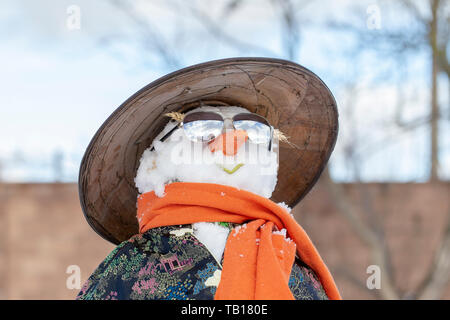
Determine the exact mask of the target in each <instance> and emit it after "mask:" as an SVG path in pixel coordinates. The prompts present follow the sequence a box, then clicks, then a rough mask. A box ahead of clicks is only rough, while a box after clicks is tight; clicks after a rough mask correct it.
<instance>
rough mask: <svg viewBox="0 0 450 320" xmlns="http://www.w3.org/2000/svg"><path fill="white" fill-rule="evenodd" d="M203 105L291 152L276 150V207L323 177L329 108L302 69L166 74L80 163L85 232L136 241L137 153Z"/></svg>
mask: <svg viewBox="0 0 450 320" xmlns="http://www.w3.org/2000/svg"><path fill="white" fill-rule="evenodd" d="M202 105H213V106H241V107H244V108H246V109H248V110H249V111H251V112H254V113H256V114H259V115H262V116H263V117H265V118H266V119H268V121H269V122H270V124H271V125H272V126H273V127H274V128H277V129H279V130H280V131H282V132H283V133H284V134H285V135H287V136H288V137H289V141H290V142H291V143H292V144H294V145H296V146H297V147H296V148H292V146H291V145H289V144H283V143H280V149H279V151H280V155H279V162H280V163H279V171H278V182H277V185H276V189H275V191H274V193H273V195H272V198H271V199H272V200H273V201H275V202H284V203H286V204H287V205H289V206H291V207H292V206H294V205H295V204H297V203H298V202H299V201H300V200H301V199H302V198H303V197H304V196H305V195H306V194H307V193H308V191H309V190H310V189H311V187H312V186H313V185H314V183H315V182H316V181H317V179H318V178H319V176H320V174H321V172H322V170H323V169H324V167H325V165H326V163H327V161H328V159H329V157H330V154H331V152H332V150H333V148H334V145H335V142H336V138H337V133H338V112H337V108H336V102H335V100H334V98H333V95H332V94H331V92H330V90H329V89H328V88H327V86H326V85H325V84H324V83H323V82H322V80H320V78H319V77H318V76H317V75H315V74H314V73H312V72H311V71H309V70H308V69H306V68H304V67H302V66H300V65H298V64H296V63H293V62H290V61H285V60H280V59H270V58H232V59H223V60H216V61H210V62H206V63H202V64H197V65H194V66H191V67H187V68H184V69H181V70H178V71H175V72H173V73H170V74H168V75H166V76H164V77H162V78H160V79H158V80H156V81H153V82H152V83H150V84H149V85H147V86H145V87H144V88H142V89H141V90H139V91H138V92H136V93H135V94H134V95H133V96H131V97H130V98H129V99H128V100H126V101H125V102H124V103H123V104H122V105H121V106H120V107H119V108H117V109H116V110H115V111H114V112H113V113H112V114H111V116H110V117H109V118H108V119H107V120H106V121H105V122H104V123H103V124H102V126H101V127H100V129H99V130H98V131H97V133H96V134H95V136H94V137H93V138H92V140H91V142H90V144H89V146H88V148H87V150H86V152H85V154H84V157H83V160H82V162H81V167H80V174H79V194H80V201H81V206H82V209H83V212H84V215H85V217H86V220H87V221H88V223H89V225H90V226H91V227H92V228H93V229H94V230H95V231H96V232H97V233H98V234H99V235H101V236H102V237H103V238H105V239H106V240H109V241H111V242H113V243H115V244H118V243H120V242H122V241H124V240H127V239H129V238H130V237H131V236H132V235H134V234H136V233H138V223H137V219H136V200H137V195H138V192H137V189H136V188H135V184H134V178H135V176H136V171H137V168H138V166H139V160H140V158H141V155H142V153H143V152H144V150H145V149H146V148H148V147H149V146H150V144H151V143H152V141H153V139H154V138H155V137H156V135H158V134H159V133H160V131H161V130H162V129H163V128H164V126H165V125H166V124H167V122H168V121H169V118H168V117H166V116H164V114H166V113H168V112H172V111H178V112H186V111H189V110H192V109H193V108H196V107H199V106H202Z"/></svg>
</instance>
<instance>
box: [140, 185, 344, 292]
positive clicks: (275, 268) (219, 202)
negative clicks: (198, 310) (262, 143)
mask: <svg viewBox="0 0 450 320" xmlns="http://www.w3.org/2000/svg"><path fill="white" fill-rule="evenodd" d="M137 205H138V210H137V218H138V221H139V232H140V233H144V232H145V231H147V230H149V229H152V228H156V227H162V226H171V225H183V224H192V223H196V222H232V223H238V224H243V223H245V224H243V225H241V226H239V227H237V228H235V229H233V230H232V231H231V232H230V234H229V236H228V239H227V242H226V246H225V251H224V258H223V269H222V274H221V280H220V283H219V286H218V288H217V291H216V294H215V297H214V299H215V300H234V299H236V300H253V299H255V300H278V299H282V300H290V299H293V295H292V293H291V291H290V289H289V286H288V281H289V276H290V273H291V269H292V265H293V263H294V260H295V254H296V252H297V253H298V255H299V257H300V258H301V260H302V261H303V262H304V263H306V264H307V265H308V266H309V267H310V268H311V269H313V270H314V272H315V273H316V275H317V276H318V278H319V280H320V282H321V284H322V286H323V288H324V289H325V292H326V294H327V296H328V298H329V299H341V297H340V295H339V291H338V289H337V287H336V285H335V283H334V280H333V277H332V276H331V274H330V272H329V271H328V268H327V267H326V265H325V263H324V262H323V261H322V258H321V257H320V255H319V253H318V252H317V250H316V248H315V247H314V245H313V244H312V242H311V240H310V239H309V237H308V235H307V234H306V232H305V231H304V230H303V228H302V227H301V226H300V225H299V224H298V223H297V222H296V221H295V219H294V218H293V217H292V216H291V215H290V214H289V213H288V212H287V210H286V209H284V208H282V207H281V206H279V205H278V204H276V203H274V202H273V201H271V200H270V199H267V198H264V197H262V196H259V195H256V194H254V193H251V192H248V191H244V190H239V189H236V188H234V187H229V186H224V185H218V184H210V183H186V182H174V183H171V184H169V185H167V186H166V188H165V195H164V196H163V197H158V196H156V194H155V193H154V192H153V191H152V192H148V193H144V194H142V195H140V196H139V197H138V203H137ZM275 226H276V228H274V227H275ZM283 229H286V230H287V237H288V238H286V237H285V235H284V233H283V232H281V230H283Z"/></svg>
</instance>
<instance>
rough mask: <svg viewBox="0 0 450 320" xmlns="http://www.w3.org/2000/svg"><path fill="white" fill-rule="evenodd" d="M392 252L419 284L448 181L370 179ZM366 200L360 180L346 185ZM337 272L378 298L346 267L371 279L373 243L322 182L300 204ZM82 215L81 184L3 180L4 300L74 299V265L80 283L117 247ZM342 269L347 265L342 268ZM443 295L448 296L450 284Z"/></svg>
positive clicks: (402, 272) (403, 273)
mask: <svg viewBox="0 0 450 320" xmlns="http://www.w3.org/2000/svg"><path fill="white" fill-rule="evenodd" d="M368 187H369V190H370V194H371V196H372V197H374V198H373V200H374V203H375V210H376V212H377V213H378V214H379V215H380V217H381V218H382V225H383V226H384V232H385V234H386V238H387V240H388V248H389V250H390V251H391V253H392V264H393V266H394V271H395V276H396V277H395V279H396V280H395V282H396V285H397V286H398V287H399V288H401V289H402V290H404V291H407V290H413V289H414V288H415V286H417V285H418V283H419V282H420V281H421V280H422V278H423V277H424V275H425V273H426V271H427V269H428V268H429V266H430V264H431V260H432V255H433V253H434V251H435V250H436V248H437V245H438V243H439V241H440V239H441V237H442V234H443V230H444V229H443V228H444V222H445V215H446V214H448V212H449V211H448V210H449V208H450V204H449V199H448V195H449V190H450V189H449V184H372V185H368ZM346 190H347V192H348V193H349V194H351V195H352V199H353V201H354V203H360V202H361V197H360V194H359V191H358V190H359V189H358V187H357V186H352V185H349V186H346ZM294 213H295V216H296V218H297V219H298V221H299V222H300V224H301V225H302V226H303V227H304V229H305V230H306V231H307V232H308V234H309V235H310V237H311V238H312V240H313V242H314V243H315V244H316V246H317V248H318V250H319V252H320V253H321V255H322V257H323V258H324V260H325V262H326V263H327V264H328V266H329V268H330V269H331V271H332V273H333V274H334V276H335V278H336V281H337V284H338V287H339V288H340V290H341V292H342V295H343V297H344V298H347V299H349V298H353V299H359V298H367V299H373V298H375V297H374V296H373V295H372V294H371V291H369V290H368V289H367V288H365V287H361V286H359V285H357V284H355V283H354V282H352V280H350V278H349V277H348V276H346V275H345V273H346V272H347V273H350V274H351V275H352V277H355V278H357V279H359V280H360V282H361V283H365V279H366V278H367V276H368V275H367V274H366V268H367V266H368V265H369V264H371V262H370V260H369V254H368V251H367V248H366V247H365V246H364V245H363V244H362V243H361V241H360V240H359V239H358V238H357V237H356V236H355V234H354V232H353V231H352V230H351V229H350V228H349V226H348V224H347V223H346V221H345V220H343V218H342V216H341V215H339V214H338V213H337V212H336V209H335V206H334V204H333V203H332V201H330V200H329V196H328V194H327V192H326V189H325V188H324V187H323V186H322V185H321V184H320V183H319V184H318V185H317V186H316V187H315V188H314V189H313V191H312V192H311V193H310V194H309V195H308V196H307V197H306V198H305V199H304V200H303V201H302V202H301V204H300V205H299V206H297V207H296V208H295V210H294ZM113 247H114V246H113V245H112V244H109V243H107V242H106V241H105V240H103V239H102V238H100V237H99V236H97V234H96V233H95V232H94V231H93V230H91V228H90V227H89V225H88V224H87V222H86V221H85V219H84V216H83V214H82V212H81V208H80V205H79V200H78V191H77V186H76V185H75V184H0V298H1V299H73V298H74V297H75V296H76V294H77V292H78V290H69V289H67V287H66V280H67V278H68V276H69V274H66V269H67V267H68V266H69V265H78V266H79V267H80V268H81V277H82V282H84V280H86V278H87V277H88V276H89V275H90V274H91V272H92V271H93V270H94V269H95V268H96V267H97V265H98V264H99V263H100V262H101V261H102V260H103V259H104V258H105V257H106V255H107V254H108V253H109V252H110V251H111V250H112V249H113ZM339 270H345V272H341V271H339ZM445 298H447V299H449V298H450V287H448V290H447V291H446V294H445Z"/></svg>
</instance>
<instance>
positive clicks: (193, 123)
mask: <svg viewBox="0 0 450 320" xmlns="http://www.w3.org/2000/svg"><path fill="white" fill-rule="evenodd" d="M225 127H227V128H233V129H235V130H243V131H245V132H246V133H247V136H248V139H249V140H250V141H251V142H253V143H256V144H264V143H268V144H269V151H270V149H271V147H272V136H273V128H272V126H271V125H270V124H269V122H268V121H267V119H265V118H264V117H261V116H259V115H257V114H254V113H239V114H236V115H234V116H233V117H232V118H225V119H224V118H223V117H222V115H220V114H218V113H215V112H206V111H199V112H193V113H189V114H187V115H185V116H184V118H183V121H182V122H180V123H179V124H178V125H176V126H175V127H173V128H172V129H171V130H170V131H169V132H167V133H166V134H165V135H164V136H163V137H162V138H161V139H160V141H164V140H166V139H167V138H168V137H169V136H170V135H171V134H172V133H173V132H174V131H175V130H176V129H178V128H183V131H184V134H185V135H186V137H187V138H188V139H189V140H191V141H195V142H210V141H212V140H214V139H215V138H217V137H218V136H220V135H221V134H222V132H223V131H224V128H225ZM152 150H153V148H152Z"/></svg>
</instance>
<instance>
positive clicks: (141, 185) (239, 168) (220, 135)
mask: <svg viewBox="0 0 450 320" xmlns="http://www.w3.org/2000/svg"><path fill="white" fill-rule="evenodd" d="M171 116H172V120H171V121H170V122H169V123H168V124H167V125H166V126H165V128H164V129H163V130H162V132H161V133H160V134H159V135H158V136H157V137H156V138H155V140H154V141H153V143H152V145H151V146H150V147H149V148H148V149H147V150H145V151H144V153H143V155H142V157H141V160H140V166H139V168H138V171H137V175H136V178H135V183H136V187H137V188H138V190H139V192H140V193H145V192H149V191H155V193H156V194H157V195H158V196H163V195H164V187H165V185H166V184H168V183H171V182H175V181H180V182H202V183H216V184H222V185H227V186H232V187H236V188H239V189H243V190H247V191H250V192H253V193H256V194H259V195H261V196H264V197H267V198H269V197H270V196H271V195H272V192H273V191H274V190H275V185H276V183H277V172H278V139H277V135H275V134H274V128H273V127H272V126H271V125H270V124H269V123H268V122H267V120H266V119H264V118H263V117H261V116H259V115H256V114H254V113H251V112H250V111H248V110H247V109H244V108H241V107H210V106H205V107H199V108H196V109H194V110H191V111H189V112H188V113H186V114H184V115H182V114H171Z"/></svg>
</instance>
